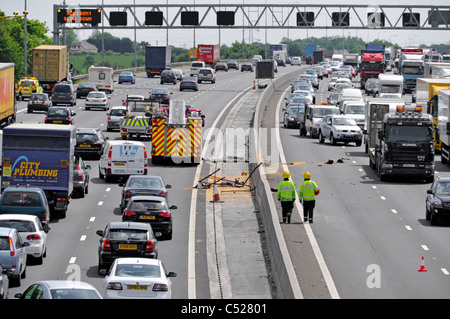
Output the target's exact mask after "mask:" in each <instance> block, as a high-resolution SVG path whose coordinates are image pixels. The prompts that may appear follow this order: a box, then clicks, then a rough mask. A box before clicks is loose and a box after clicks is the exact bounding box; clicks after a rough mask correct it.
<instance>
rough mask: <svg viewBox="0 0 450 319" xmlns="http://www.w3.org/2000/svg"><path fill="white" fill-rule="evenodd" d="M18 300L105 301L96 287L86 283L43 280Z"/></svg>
mask: <svg viewBox="0 0 450 319" xmlns="http://www.w3.org/2000/svg"><path fill="white" fill-rule="evenodd" d="M14 298H17V299H103V298H102V296H101V295H100V294H99V293H98V291H97V289H95V287H94V286H93V285H91V284H89V283H87V282H84V281H75V280H43V281H37V282H35V283H33V284H31V286H29V287H28V288H27V289H26V290H25V291H24V292H23V293H17V294H15V295H14Z"/></svg>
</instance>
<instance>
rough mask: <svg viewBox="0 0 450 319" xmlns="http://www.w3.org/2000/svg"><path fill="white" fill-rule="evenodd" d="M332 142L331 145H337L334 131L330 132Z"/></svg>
mask: <svg viewBox="0 0 450 319" xmlns="http://www.w3.org/2000/svg"><path fill="white" fill-rule="evenodd" d="M330 143H331V145H336V140H335V139H334V136H333V133H330Z"/></svg>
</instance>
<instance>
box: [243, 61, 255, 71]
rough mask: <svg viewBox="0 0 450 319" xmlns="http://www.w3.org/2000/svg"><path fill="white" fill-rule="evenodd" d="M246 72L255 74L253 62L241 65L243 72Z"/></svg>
mask: <svg viewBox="0 0 450 319" xmlns="http://www.w3.org/2000/svg"><path fill="white" fill-rule="evenodd" d="M244 71H252V72H253V64H252V63H251V62H243V63H241V72H244Z"/></svg>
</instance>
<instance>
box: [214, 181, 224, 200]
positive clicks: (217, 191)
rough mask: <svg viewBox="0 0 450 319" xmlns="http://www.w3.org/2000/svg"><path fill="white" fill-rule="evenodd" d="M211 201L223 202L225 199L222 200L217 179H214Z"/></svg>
mask: <svg viewBox="0 0 450 319" xmlns="http://www.w3.org/2000/svg"><path fill="white" fill-rule="evenodd" d="M211 202H213V203H223V201H221V200H220V195H219V188H218V187H217V183H216V179H214V187H213V200H212V201H211Z"/></svg>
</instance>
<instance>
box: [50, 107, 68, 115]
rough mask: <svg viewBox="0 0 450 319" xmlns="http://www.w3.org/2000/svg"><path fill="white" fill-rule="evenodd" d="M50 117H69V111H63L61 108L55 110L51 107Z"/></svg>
mask: <svg viewBox="0 0 450 319" xmlns="http://www.w3.org/2000/svg"><path fill="white" fill-rule="evenodd" d="M48 115H62V116H66V115H67V110H66V109H61V108H53V107H51V108H50V109H49V110H48Z"/></svg>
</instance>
